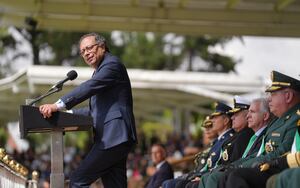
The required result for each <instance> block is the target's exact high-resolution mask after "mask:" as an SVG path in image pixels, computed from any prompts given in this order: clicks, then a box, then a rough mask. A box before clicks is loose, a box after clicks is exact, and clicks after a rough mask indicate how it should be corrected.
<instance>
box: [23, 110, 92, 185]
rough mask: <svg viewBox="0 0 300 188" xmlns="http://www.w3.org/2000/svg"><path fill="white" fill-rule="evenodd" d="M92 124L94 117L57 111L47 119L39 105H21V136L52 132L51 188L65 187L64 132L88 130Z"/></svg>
mask: <svg viewBox="0 0 300 188" xmlns="http://www.w3.org/2000/svg"><path fill="white" fill-rule="evenodd" d="M92 125H93V119H92V117H89V116H81V115H74V114H70V113H66V112H55V113H53V114H52V116H51V117H50V118H46V119H45V118H44V117H43V115H42V114H41V113H40V111H39V109H38V108H37V107H33V106H28V105H21V106H20V133H21V138H25V137H26V135H27V134H28V133H44V132H49V133H50V134H51V174H50V187H51V188H64V173H63V169H64V168H63V132H67V131H88V130H90V129H91V127H92Z"/></svg>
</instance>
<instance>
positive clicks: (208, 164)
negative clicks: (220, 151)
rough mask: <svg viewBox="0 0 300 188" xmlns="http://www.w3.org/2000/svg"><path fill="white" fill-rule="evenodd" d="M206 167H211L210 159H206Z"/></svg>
mask: <svg viewBox="0 0 300 188" xmlns="http://www.w3.org/2000/svg"><path fill="white" fill-rule="evenodd" d="M206 163H207V166H208V167H209V168H211V166H212V161H211V157H209V158H208V159H207V162H206Z"/></svg>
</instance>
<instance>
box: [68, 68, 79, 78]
mask: <svg viewBox="0 0 300 188" xmlns="http://www.w3.org/2000/svg"><path fill="white" fill-rule="evenodd" d="M67 77H68V78H69V79H70V80H74V79H75V78H77V72H76V71H74V70H71V71H69V72H68V74H67Z"/></svg>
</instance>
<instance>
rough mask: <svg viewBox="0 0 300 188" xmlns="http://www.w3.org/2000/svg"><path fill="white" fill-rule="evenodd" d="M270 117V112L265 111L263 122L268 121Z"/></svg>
mask: <svg viewBox="0 0 300 188" xmlns="http://www.w3.org/2000/svg"><path fill="white" fill-rule="evenodd" d="M270 117H271V114H270V112H265V113H264V114H263V119H264V121H265V122H266V121H268V120H269V119H270Z"/></svg>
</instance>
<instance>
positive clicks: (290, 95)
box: [284, 89, 295, 104]
mask: <svg viewBox="0 0 300 188" xmlns="http://www.w3.org/2000/svg"><path fill="white" fill-rule="evenodd" d="M284 94H285V95H284V97H285V100H286V102H287V103H288V104H289V103H291V102H292V101H293V100H294V98H295V92H293V91H292V90H291V89H287V90H286V91H285V92H284Z"/></svg>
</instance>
